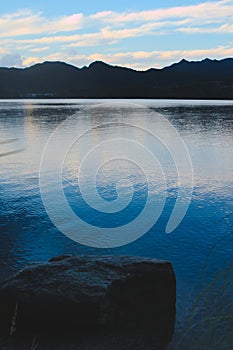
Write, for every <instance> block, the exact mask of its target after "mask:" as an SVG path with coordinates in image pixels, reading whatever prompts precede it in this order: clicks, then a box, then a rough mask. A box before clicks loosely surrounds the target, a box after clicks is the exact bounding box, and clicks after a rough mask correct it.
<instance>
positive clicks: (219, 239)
mask: <svg viewBox="0 0 233 350" xmlns="http://www.w3.org/2000/svg"><path fill="white" fill-rule="evenodd" d="M101 102H104V101H98V100H88V101H87V100H21V101H20V100H18V101H17V100H14V101H13V100H8V101H6V100H4V101H3V100H1V101H0V140H1V143H0V148H1V151H0V153H1V155H3V154H5V156H1V157H0V162H1V168H0V194H1V197H0V217H1V219H0V220H1V221H0V225H1V226H0V229H1V234H0V257H1V261H0V278H1V279H4V278H7V277H9V276H10V275H12V274H13V273H14V272H16V271H17V270H19V269H21V268H22V267H24V266H25V265H27V264H29V263H36V262H41V261H47V260H48V259H49V258H51V257H53V256H56V255H59V254H67V253H71V254H72V253H73V254H87V253H88V254H118V255H120V254H134V255H142V256H148V257H156V258H162V259H168V260H169V261H171V262H172V264H173V266H174V269H175V272H176V276H177V291H178V306H179V308H178V319H179V317H181V315H183V312H181V310H183V311H184V312H185V311H187V310H188V307H189V305H190V302H191V301H192V299H193V297H194V296H195V295H196V294H197V292H198V290H199V289H200V288H202V287H203V285H204V286H205V285H207V284H208V283H209V282H210V281H211V280H213V278H215V276H216V275H217V274H218V276H220V277H219V281H220V282H219V283H220V284H224V283H225V284H226V282H228V281H231V279H230V277H229V275H227V277H226V276H225V277H221V273H222V272H223V271H225V270H226V269H227V267H229V266H230V264H231V263H232V256H233V254H232V253H233V246H232V223H233V218H232V212H233V199H232V193H233V162H232V151H233V138H232V131H233V102H230V101H228V102H224V101H173V100H163V101H162V100H157V101H156V100H148V101H144V100H140V101H124V102H128V103H132V104H133V103H140V104H141V105H143V106H144V107H145V108H149V110H150V111H155V112H159V113H161V114H162V115H163V116H165V117H166V118H167V119H168V120H169V121H170V122H171V123H172V125H173V126H174V127H175V128H176V129H177V130H178V131H179V133H180V135H181V136H182V138H183V140H184V141H185V143H186V145H187V147H188V150H189V153H190V156H191V159H192V163H193V172H194V188H193V196H192V201H191V204H190V207H189V209H188V211H187V214H186V216H185V218H184V219H183V221H182V223H181V224H180V225H179V226H178V227H177V228H176V229H175V231H174V232H172V233H171V234H166V233H165V227H166V223H167V221H168V218H169V216H170V213H171V210H172V208H173V206H174V203H175V199H176V196H177V186H176V185H175V184H176V176H177V174H176V169H175V167H174V164H172V161H171V159H169V156H168V155H166V152H165V151H164V149H158V153H159V157H160V158H161V159H160V161H161V163H162V165H163V168H164V171H165V173H166V174H167V175H166V179H167V200H166V204H165V208H164V211H163V213H162V215H161V217H160V218H159V220H158V221H157V223H156V224H155V225H154V226H153V227H152V228H151V229H150V231H149V232H148V233H147V234H145V235H144V236H143V237H142V238H140V239H138V240H137V241H135V242H133V243H131V244H128V245H126V246H122V247H119V248H113V249H104V250H102V249H97V248H90V247H85V246H83V245H81V244H78V243H76V242H73V241H71V240H70V239H68V238H67V237H66V236H64V235H63V234H62V233H61V232H60V231H59V230H58V229H57V228H56V227H55V226H54V225H53V224H52V222H51V221H50V219H49V217H48V215H47V213H46V211H45V209H44V207H43V204H42V200H41V196H40V189H39V176H38V172H39V164H40V159H41V154H42V151H43V148H44V146H45V143H46V142H47V140H48V138H49V136H50V135H51V133H52V132H53V131H54V130H55V128H56V127H57V126H58V125H59V124H60V123H61V122H62V121H64V120H65V119H66V118H67V117H69V116H71V115H73V114H75V113H76V112H78V118H80V123H82V125H86V126H87V127H88V128H89V129H91V131H90V132H89V133H88V134H86V135H85V136H84V137H83V138H82V139H81V140H80V143H79V144H77V145H75V146H74V147H73V149H71V151H70V153H69V156H67V158H66V160H65V162H64V172H63V175H64V179H63V180H64V191H65V194H66V198H67V200H68V202H69V203H70V205H71V206H72V208H73V210H74V211H75V212H77V213H78V214H79V215H80V216H81V217H82V219H83V220H86V221H88V222H89V223H90V224H93V225H96V226H100V227H113V226H114V227H115V226H120V225H123V224H125V223H127V222H129V221H130V220H132V219H134V218H135V217H136V216H137V215H138V214H139V213H140V211H141V210H142V209H143V206H144V205H145V198H146V186H145V185H144V183H145V176H144V175H143V174H142V173H141V172H140V171H138V169H136V168H135V165H134V164H133V163H129V162H126V161H123V160H118V162H115V163H114V162H113V163H112V164H110V163H109V164H107V166H106V167H103V169H101V170H100V172H99V173H98V176H97V182H96V183H97V188H98V191H99V194H100V195H101V196H102V198H104V199H105V200H106V201H111V200H114V199H115V198H116V195H117V194H116V187H115V184H116V182H117V181H118V180H119V179H120V178H121V177H123V178H127V179H128V180H129V181H131V183H132V184H133V186H134V191H135V194H134V196H133V199H132V202H131V203H130V205H129V206H128V208H126V209H125V210H123V211H121V212H120V213H119V215H117V214H112V215H113V216H111V215H110V214H103V213H98V212H97V211H95V210H92V209H91V208H89V207H88V206H87V204H86V203H85V201H84V200H83V199H82V197H81V194H80V191H79V188H78V183H77V169H78V167H79V165H80V161H81V159H82V157H83V154H84V153H85V152H86V151H88V147H90V146H91V145H92V146H94V145H95V144H98V143H99V142H101V140H104V139H105V138H106V137H107V138H108V137H111V136H112V137H129V138H130V133H129V131H128V129H127V130H124V128H122V126H121V125H120V123H121V122H124V123H127V122H129V123H134V122H136V123H137V124H140V123H141V124H142V126H143V127H146V128H148V129H150V128H152V127H155V128H157V129H158V128H159V125H155V124H156V123H157V121H156V118H153V114H150V116H149V117H148V115H147V113H145V114H143V113H138V111H137V108H136V107H134V106H132V109H131V113H128V114H126V115H124V113H123V114H122V109H121V107H120V105H119V106H118V105H117V104H116V106H115V107H114V108H115V110H114V113H113V114H112V115H110V114H109V113H106V111H105V110H104V109H103V111H102V112H101V113H98V115H96V117H95V114H94V113H88V112H86V111H84V110H85V108H86V107H88V106H93V105H94V104H97V103H101ZM105 102H111V101H105ZM112 102H116V101H112ZM82 111H83V112H82ZM75 118H77V116H76V117H75ZM111 121H114V122H119V126H117V123H115V124H114V125H111V124H109V123H111ZM99 124H104V125H105V126H103V125H102V127H101V128H99V127H96V126H97V125H99ZM135 132H136V137H137V138H138V141H139V142H140V143H143V144H145V145H146V144H147V143H150V137H149V136H147V137H148V139H147V137H146V136H145V135H141V134H140V133H141V131H140V130H139V129H138V131H135V130H133V131H132V133H134V136H135ZM137 132H138V134H137ZM69 137H71V135H70V129H69V128H67V129H64V140H67V139H69ZM61 148H62V144H61ZM14 150H21V151H20V152H18V153H12V154H11V153H10V152H12V151H14ZM106 152H107V151H106ZM57 153H59V149H56V150H54V157H56V154H57ZM104 156H105V155H104V154H103V157H104ZM91 175H92V174H88V173H87V174H86V178H85V190H86V191H87V193H88V191H90V189H89V176H91ZM52 177H53V174H52V173H51V172H50V173H48V182H47V186H48V191H49V188H50V187H49V184H50V181H51V178H52ZM154 185H155V186H156V187H157V188H159V186H160V184H159V180H158V183H155V184H154ZM184 187H185V186H184ZM184 190H185V188H184ZM125 194H126V195H127V186H126V188H125ZM214 288H215V287H214ZM216 289H217V287H216ZM228 297H229V296H228V292H226V298H228Z"/></svg>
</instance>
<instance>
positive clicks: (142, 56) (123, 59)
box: [23, 46, 233, 70]
mask: <svg viewBox="0 0 233 350" xmlns="http://www.w3.org/2000/svg"><path fill="white" fill-rule="evenodd" d="M230 56H233V47H228V46H219V47H215V48H211V49H202V50H170V51H131V52H130V51H129V52H117V53H111V54H110V53H109V54H102V53H93V54H89V55H83V54H77V53H73V54H69V53H67V54H64V53H63V52H56V53H53V54H51V55H47V56H44V57H42V58H39V57H28V58H27V59H25V60H24V61H23V65H24V66H28V65H31V64H33V63H37V62H43V61H65V62H67V63H70V64H74V65H76V66H79V67H80V66H84V65H88V64H90V63H91V62H93V61H96V60H100V61H104V62H106V63H109V64H112V65H119V66H125V67H130V68H134V69H139V70H142V69H143V70H145V69H149V68H152V67H153V68H162V67H164V66H166V65H169V64H171V63H174V62H177V61H180V60H181V59H182V58H186V59H187V60H202V59H204V58H206V57H209V58H212V59H214V58H219V59H221V58H223V57H230Z"/></svg>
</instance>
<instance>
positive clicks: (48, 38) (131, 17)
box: [0, 0, 233, 69]
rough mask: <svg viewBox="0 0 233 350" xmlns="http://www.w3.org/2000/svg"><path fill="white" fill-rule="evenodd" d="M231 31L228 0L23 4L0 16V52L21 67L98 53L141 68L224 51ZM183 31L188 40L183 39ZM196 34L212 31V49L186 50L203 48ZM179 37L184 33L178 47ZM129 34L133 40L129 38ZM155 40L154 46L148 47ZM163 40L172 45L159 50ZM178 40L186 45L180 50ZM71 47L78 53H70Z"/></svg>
mask: <svg viewBox="0 0 233 350" xmlns="http://www.w3.org/2000/svg"><path fill="white" fill-rule="evenodd" d="M200 1H201V0H200ZM232 32H233V0H218V1H203V2H200V3H198V4H194V5H186V6H172V7H169V8H159V9H158V8H157V9H151V10H147V11H124V12H114V11H101V12H97V13H94V14H90V15H85V14H83V13H71V14H70V15H66V16H62V17H53V18H51V17H48V16H46V15H45V14H44V13H41V12H33V11H31V10H29V9H23V10H19V11H16V12H14V13H9V14H2V15H0V38H1V44H2V48H1V49H0V57H1V56H5V55H15V54H19V55H20V57H23V63H22V64H23V65H25V66H27V65H30V64H33V63H36V62H39V61H40V62H41V61H43V60H44V59H48V58H49V59H51V60H52V59H59V60H63V61H67V62H71V63H75V64H79V63H80V64H82V63H83V64H86V63H88V62H89V61H90V60H93V59H95V57H99V58H98V59H103V60H105V61H107V62H110V63H114V64H122V65H130V66H132V67H136V68H142V69H143V68H144V69H145V68H148V67H150V66H163V65H165V64H167V63H169V62H170V61H171V60H179V59H180V58H182V57H186V58H190V59H192V58H193V59H198V58H203V57H205V56H209V57H213V55H216V57H224V56H226V55H227V56H229V55H231V54H232V53H230V52H232V51H230V50H231V48H229V47H228V41H229V39H228V41H227V40H226V37H228V36H227V34H231V33H232ZM169 35H172V39H171V37H170V38H169ZM189 35H190V37H191V38H192V40H187V36H189ZM200 35H205V36H206V35H209V36H211V35H212V37H211V38H212V39H213V38H214V40H212V41H211V42H212V43H213V42H215V46H216V49H209V50H197V49H196V50H191V49H190V48H193V47H195V48H197V47H198V45H199V47H200V48H203V43H201V41H200ZM180 37H182V38H185V39H184V40H183V44H182V46H181V44H180V42H181V41H180V40H179V39H180ZM223 37H224V38H225V41H222V38H223ZM135 38H138V41H137V40H133V39H135ZM141 38H143V41H142V39H141ZM167 38H168V39H167ZM173 38H174V40H173ZM195 38H197V39H196V40H195V44H194V39H195ZM220 38H221V39H220ZM152 39H153V40H152ZM139 42H140V50H139ZM155 44H156V49H157V51H154V45H155ZM207 44H208V43H207ZM220 44H221V45H220ZM169 45H170V47H172V48H176V50H175V49H174V50H173V51H168V50H165V49H164V47H169ZM184 45H186V47H187V49H186V50H181V48H183V47H184ZM128 46H129V47H128ZM188 48H189V49H190V50H188ZM75 50H78V51H79V52H78V54H76V53H75V54H72V55H70V52H76V51H75ZM84 50H85V54H83V52H84ZM98 52H100V53H101V54H99V53H98ZM103 52H105V53H106V54H105V55H103ZM113 52H114V53H113ZM81 53H82V54H81ZM75 55H76V56H75ZM102 56H103V57H102ZM101 57H102V58H101Z"/></svg>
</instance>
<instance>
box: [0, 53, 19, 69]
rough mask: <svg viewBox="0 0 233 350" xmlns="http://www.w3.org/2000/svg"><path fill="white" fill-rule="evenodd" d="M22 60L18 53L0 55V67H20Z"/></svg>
mask: <svg viewBox="0 0 233 350" xmlns="http://www.w3.org/2000/svg"><path fill="white" fill-rule="evenodd" d="M22 65H23V60H22V57H21V56H20V55H19V54H7V55H4V56H2V57H1V59H0V66H1V67H22Z"/></svg>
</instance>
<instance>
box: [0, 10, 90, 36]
mask: <svg viewBox="0 0 233 350" xmlns="http://www.w3.org/2000/svg"><path fill="white" fill-rule="evenodd" d="M82 22H83V14H81V13H78V14H73V15H71V16H64V17H61V18H58V19H54V20H49V19H47V18H46V17H43V16H42V14H41V13H35V14H34V13H33V12H31V11H29V10H25V11H23V10H20V11H17V12H15V13H12V14H4V15H2V16H1V17H0V37H12V36H14V37H16V36H23V35H32V34H36V35H38V34H41V33H56V32H65V31H73V30H77V29H80V28H81V27H82Z"/></svg>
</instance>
